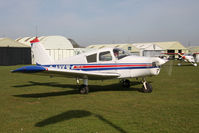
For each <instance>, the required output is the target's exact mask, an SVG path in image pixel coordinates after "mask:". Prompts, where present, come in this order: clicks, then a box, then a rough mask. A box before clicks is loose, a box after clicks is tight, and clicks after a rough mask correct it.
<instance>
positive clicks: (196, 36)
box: [0, 0, 199, 46]
mask: <svg viewBox="0 0 199 133" xmlns="http://www.w3.org/2000/svg"><path fill="white" fill-rule="evenodd" d="M0 17H1V18H0V37H9V38H13V39H16V38H19V37H26V36H35V35H36V27H38V28H37V29H38V36H43V35H45V36H48V35H62V36H65V37H68V38H72V39H74V40H75V41H76V42H77V43H79V44H80V45H82V46H87V45H90V44H100V43H132V42H153V41H180V42H181V43H182V44H183V45H188V44H190V45H199V0H0Z"/></svg>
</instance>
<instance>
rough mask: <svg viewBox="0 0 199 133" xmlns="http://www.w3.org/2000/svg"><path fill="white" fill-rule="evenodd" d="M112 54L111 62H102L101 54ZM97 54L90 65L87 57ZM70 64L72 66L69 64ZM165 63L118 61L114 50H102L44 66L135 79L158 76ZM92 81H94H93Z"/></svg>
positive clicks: (134, 59) (156, 60)
mask: <svg viewBox="0 0 199 133" xmlns="http://www.w3.org/2000/svg"><path fill="white" fill-rule="evenodd" d="M103 52H110V56H111V58H112V59H111V60H108V61H104V60H103V61H101V60H100V54H101V53H103ZM94 54H96V61H94V62H91V63H88V60H87V58H86V57H88V56H89V55H94ZM68 62H70V64H69V63H68ZM164 63H165V61H163V60H162V59H159V58H155V57H154V58H152V57H140V56H133V55H130V56H126V57H123V58H121V59H118V58H116V57H115V56H114V53H113V48H106V49H100V50H97V51H93V52H88V53H83V54H80V55H77V56H73V57H70V58H68V59H65V60H62V61H55V62H54V63H53V64H45V65H42V66H44V67H46V68H56V69H66V70H78V71H88V72H91V71H92V72H100V73H101V72H102V73H118V74H120V76H119V77H118V78H135V77H145V76H153V75H158V74H159V72H160V67H159V66H160V65H162V64H164ZM91 80H92V79H91Z"/></svg>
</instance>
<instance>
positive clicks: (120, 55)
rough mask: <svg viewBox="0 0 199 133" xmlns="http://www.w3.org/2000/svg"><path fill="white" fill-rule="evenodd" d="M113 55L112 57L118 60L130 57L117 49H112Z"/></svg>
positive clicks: (125, 52)
mask: <svg viewBox="0 0 199 133" xmlns="http://www.w3.org/2000/svg"><path fill="white" fill-rule="evenodd" d="M113 53H114V56H115V57H116V58H118V59H122V58H124V57H126V56H129V55H130V53H128V52H127V51H125V50H123V49H119V48H115V49H113Z"/></svg>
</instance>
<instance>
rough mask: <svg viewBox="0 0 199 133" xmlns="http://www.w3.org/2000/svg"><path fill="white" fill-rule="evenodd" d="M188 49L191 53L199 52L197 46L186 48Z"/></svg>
mask: <svg viewBox="0 0 199 133" xmlns="http://www.w3.org/2000/svg"><path fill="white" fill-rule="evenodd" d="M188 49H189V51H190V52H191V53H198V52H199V46H191V47H188Z"/></svg>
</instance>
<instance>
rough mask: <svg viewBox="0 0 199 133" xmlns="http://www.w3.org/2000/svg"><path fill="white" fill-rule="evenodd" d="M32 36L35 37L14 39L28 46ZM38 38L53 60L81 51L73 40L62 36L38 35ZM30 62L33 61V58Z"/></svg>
mask: <svg viewBox="0 0 199 133" xmlns="http://www.w3.org/2000/svg"><path fill="white" fill-rule="evenodd" d="M34 38H35V37H23V38H18V39H16V41H17V42H20V43H23V44H25V45H27V46H29V47H30V41H31V40H33V39H34ZM38 39H39V40H40V42H41V43H42V44H43V45H44V47H45V49H46V50H47V51H48V53H49V55H50V56H51V58H52V59H54V60H62V59H64V58H68V57H70V56H74V55H77V54H79V53H81V51H82V47H81V46H79V45H78V44H77V43H76V42H75V41H74V40H72V39H70V38H65V37H63V36H40V37H38ZM32 62H33V63H35V62H34V59H33V61H32Z"/></svg>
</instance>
